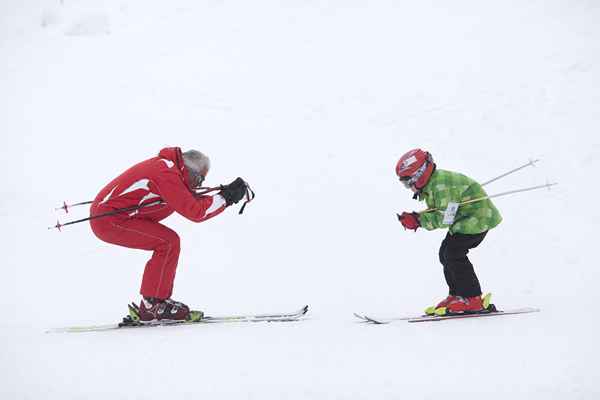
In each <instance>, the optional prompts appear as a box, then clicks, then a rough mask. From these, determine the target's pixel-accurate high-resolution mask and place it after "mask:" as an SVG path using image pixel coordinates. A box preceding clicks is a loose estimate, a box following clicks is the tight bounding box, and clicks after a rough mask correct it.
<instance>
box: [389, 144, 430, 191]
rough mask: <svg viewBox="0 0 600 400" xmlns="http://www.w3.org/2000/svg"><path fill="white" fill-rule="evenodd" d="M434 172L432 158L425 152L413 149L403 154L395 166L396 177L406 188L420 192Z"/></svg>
mask: <svg viewBox="0 0 600 400" xmlns="http://www.w3.org/2000/svg"><path fill="white" fill-rule="evenodd" d="M434 170H435V163H434V162H433V157H432V156H431V154H430V153H429V152H427V151H424V150H421V149H414V150H411V151H409V152H408V153H406V154H404V155H403V156H402V157H400V160H398V163H397V164H396V175H398V177H399V178H400V181H401V182H402V183H403V184H404V186H406V187H407V188H410V187H414V188H415V189H417V190H421V189H423V188H424V187H425V185H426V184H427V182H428V181H429V178H430V177H431V174H433V171H434Z"/></svg>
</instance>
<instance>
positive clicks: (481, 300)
mask: <svg viewBox="0 0 600 400" xmlns="http://www.w3.org/2000/svg"><path fill="white" fill-rule="evenodd" d="M491 299H492V295H491V293H488V294H486V295H485V296H473V297H462V296H455V298H454V299H453V300H452V301H450V302H449V303H448V304H447V305H446V306H444V307H439V308H436V309H435V312H434V313H435V315H440V316H441V315H456V314H480V313H488V312H494V311H495V310H496V307H495V306H494V305H493V304H490V302H491Z"/></svg>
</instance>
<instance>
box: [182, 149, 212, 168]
mask: <svg viewBox="0 0 600 400" xmlns="http://www.w3.org/2000/svg"><path fill="white" fill-rule="evenodd" d="M183 163H184V164H185V166H186V167H187V168H188V169H191V170H192V171H194V172H196V173H199V174H200V173H201V174H206V173H207V172H208V171H209V170H210V159H209V158H208V156H207V155H205V154H204V153H201V152H199V151H198V150H187V151H185V152H183Z"/></svg>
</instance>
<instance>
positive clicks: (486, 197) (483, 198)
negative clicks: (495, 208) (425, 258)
mask: <svg viewBox="0 0 600 400" xmlns="http://www.w3.org/2000/svg"><path fill="white" fill-rule="evenodd" d="M555 185H558V183H546V184H545V185H538V186H532V187H528V188H524V189H516V190H509V191H507V192H502V193H497V194H493V195H491V196H484V197H479V198H477V199H471V200H467V201H463V202H462V203H458V205H459V206H464V205H465V204H471V203H475V202H478V201H483V200H487V199H493V198H495V197H501V196H506V195H509V194H514V193H522V192H529V191H531V190H537V189H543V188H548V189H550V188H551V187H552V186H555ZM433 211H441V210H440V209H439V208H428V209H427V210H423V211H420V212H419V214H424V213H428V212H433Z"/></svg>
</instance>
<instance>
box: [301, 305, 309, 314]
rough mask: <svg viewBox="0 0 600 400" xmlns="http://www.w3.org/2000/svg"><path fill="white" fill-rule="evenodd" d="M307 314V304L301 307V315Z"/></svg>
mask: <svg viewBox="0 0 600 400" xmlns="http://www.w3.org/2000/svg"><path fill="white" fill-rule="evenodd" d="M307 312H308V304H307V305H305V306H304V307H302V314H303V315H304V314H306V313H307Z"/></svg>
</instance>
